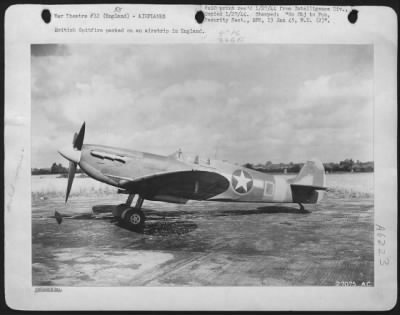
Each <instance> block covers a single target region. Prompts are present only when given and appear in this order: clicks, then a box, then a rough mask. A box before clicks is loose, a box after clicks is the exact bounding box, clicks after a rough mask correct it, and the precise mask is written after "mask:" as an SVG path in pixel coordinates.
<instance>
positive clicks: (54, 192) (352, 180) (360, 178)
mask: <svg viewBox="0 0 400 315" xmlns="http://www.w3.org/2000/svg"><path fill="white" fill-rule="evenodd" d="M278 176H282V177H285V178H290V177H294V176H295V175H278ZM326 178H327V187H328V188H329V189H330V190H331V192H332V193H334V194H336V195H337V196H343V197H347V198H359V197H372V196H373V191H374V189H373V188H374V183H373V173H345V174H327V176H326ZM66 188H67V178H58V175H37V176H32V197H33V199H38V198H39V199H40V198H49V197H62V196H65V191H66ZM116 192H117V189H116V188H115V187H112V186H109V185H106V184H103V183H100V182H98V181H96V180H94V179H92V178H89V177H83V178H80V177H78V176H76V177H75V179H74V183H73V185H72V189H71V194H70V196H72V197H73V196H87V197H90V196H103V195H110V194H115V193H116Z"/></svg>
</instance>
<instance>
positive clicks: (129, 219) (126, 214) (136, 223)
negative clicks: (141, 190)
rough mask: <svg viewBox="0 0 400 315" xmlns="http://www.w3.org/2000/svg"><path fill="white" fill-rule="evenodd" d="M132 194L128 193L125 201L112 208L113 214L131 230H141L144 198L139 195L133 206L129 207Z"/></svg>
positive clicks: (142, 226) (143, 218)
mask: <svg viewBox="0 0 400 315" xmlns="http://www.w3.org/2000/svg"><path fill="white" fill-rule="evenodd" d="M134 197H135V195H134V194H130V195H129V196H128V199H127V200H126V203H123V204H120V205H118V206H117V207H116V208H115V209H114V210H113V215H114V217H116V218H117V219H119V220H120V221H121V222H122V223H123V224H125V225H126V226H128V227H130V228H131V229H132V230H142V229H143V228H144V222H145V220H146V218H145V216H144V213H143V211H142V210H141V209H142V205H143V201H144V199H143V198H142V197H141V196H139V197H138V199H137V201H136V205H135V207H134V208H133V207H131V204H132V201H133V198H134Z"/></svg>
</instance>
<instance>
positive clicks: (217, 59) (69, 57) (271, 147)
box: [31, 44, 374, 286]
mask: <svg viewBox="0 0 400 315" xmlns="http://www.w3.org/2000/svg"><path fill="white" fill-rule="evenodd" d="M372 48H373V47H372V45H240V46H238V45H236V46H234V45H212V44H211V45H201V46H200V47H199V45H190V44H189V45H66V44H44V45H32V46H31V55H32V56H31V58H32V59H31V62H32V81H31V82H32V282H33V285H51V286H174V285H183V286H243V285H246V286H335V285H338V284H341V283H342V282H343V283H345V282H349V281H351V284H352V285H356V286H373V285H374V251H373V231H374V226H373V224H374V217H373V214H374V193H373V191H374V187H373V176H374V158H373V125H372V118H373V117H372V116H373V94H372V93H371V90H372V86H373V49H372Z"/></svg>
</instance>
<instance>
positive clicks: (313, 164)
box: [291, 159, 326, 187]
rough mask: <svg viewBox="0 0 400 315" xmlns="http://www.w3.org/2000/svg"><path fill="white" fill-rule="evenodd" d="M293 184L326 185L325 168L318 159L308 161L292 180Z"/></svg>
mask: <svg viewBox="0 0 400 315" xmlns="http://www.w3.org/2000/svg"><path fill="white" fill-rule="evenodd" d="M291 184H295V185H304V186H314V187H325V186H326V179H325V168H324V165H323V164H322V162H321V161H320V160H318V159H312V160H309V161H307V162H306V163H305V164H304V166H303V167H302V168H301V170H300V172H299V174H298V175H297V176H296V177H295V178H294V179H293V180H292V181H291Z"/></svg>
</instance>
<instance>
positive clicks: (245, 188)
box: [232, 170, 253, 194]
mask: <svg viewBox="0 0 400 315" xmlns="http://www.w3.org/2000/svg"><path fill="white" fill-rule="evenodd" d="M232 187H233V189H234V190H235V191H236V192H237V193H239V194H247V193H248V192H249V191H250V190H251V188H252V187H253V178H252V177H251V175H250V174H249V173H247V172H246V171H244V170H236V171H234V172H233V174H232Z"/></svg>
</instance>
